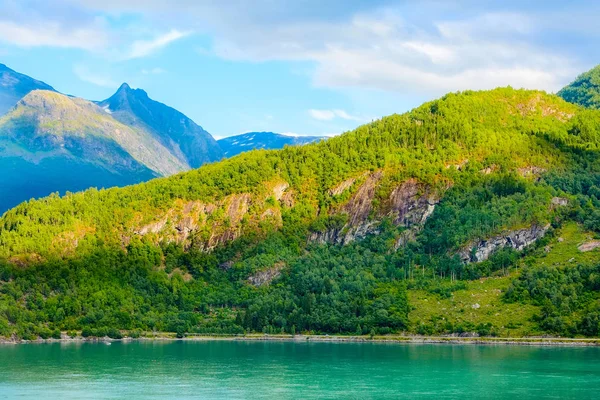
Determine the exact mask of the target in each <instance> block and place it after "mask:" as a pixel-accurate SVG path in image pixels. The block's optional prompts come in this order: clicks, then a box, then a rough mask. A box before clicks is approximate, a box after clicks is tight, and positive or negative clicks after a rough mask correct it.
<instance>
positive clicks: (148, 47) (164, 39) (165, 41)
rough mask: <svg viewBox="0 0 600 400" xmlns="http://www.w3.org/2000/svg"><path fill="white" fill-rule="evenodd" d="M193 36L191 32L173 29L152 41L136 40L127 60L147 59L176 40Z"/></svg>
mask: <svg viewBox="0 0 600 400" xmlns="http://www.w3.org/2000/svg"><path fill="white" fill-rule="evenodd" d="M191 34H192V32H191V31H186V32H182V31H179V30H177V29H172V30H171V31H169V32H167V33H165V34H162V35H159V36H157V37H155V38H154V39H152V40H136V41H134V42H133V43H132V45H131V49H130V51H129V53H128V54H127V55H126V57H125V58H126V59H128V60H131V59H134V58H142V57H147V56H149V55H151V54H153V53H155V52H157V51H158V50H160V49H162V48H163V47H166V46H168V45H169V44H170V43H173V42H175V41H176V40H179V39H182V38H184V37H186V36H189V35H191Z"/></svg>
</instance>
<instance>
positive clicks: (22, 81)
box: [0, 64, 54, 115]
mask: <svg viewBox="0 0 600 400" xmlns="http://www.w3.org/2000/svg"><path fill="white" fill-rule="evenodd" d="M36 89H41V90H51V91H54V88H52V86H50V85H48V84H46V83H44V82H41V81H38V80H36V79H33V78H30V77H29V76H27V75H23V74H20V73H18V72H16V71H13V70H12V69H10V68H8V67H7V66H6V65H4V64H0V115H2V114H5V113H7V112H8V111H9V110H10V109H11V108H12V107H14V106H15V104H17V102H18V101H19V100H20V99H21V98H23V97H24V96H25V95H26V94H27V93H29V92H31V91H32V90H36Z"/></svg>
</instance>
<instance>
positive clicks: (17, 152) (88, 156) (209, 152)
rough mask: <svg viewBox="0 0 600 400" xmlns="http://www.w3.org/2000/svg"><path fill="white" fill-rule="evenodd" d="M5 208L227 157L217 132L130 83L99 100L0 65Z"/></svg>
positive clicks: (1, 205)
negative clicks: (62, 90)
mask: <svg viewBox="0 0 600 400" xmlns="http://www.w3.org/2000/svg"><path fill="white" fill-rule="evenodd" d="M0 111H1V114H2V115H1V116H0V171H2V174H0V194H2V195H1V196H0V214H1V213H3V212H4V211H6V210H7V209H8V208H10V207H13V206H15V205H17V204H18V203H20V202H22V201H25V200H28V199H30V198H37V197H42V196H46V195H48V194H50V193H53V192H60V193H64V192H66V191H71V192H74V191H80V190H83V189H87V188H89V187H99V188H102V187H113V186H124V185H129V184H133V183H139V182H143V181H146V180H149V179H152V178H155V177H160V176H169V175H172V174H175V173H178V172H182V171H186V170H189V169H191V168H196V167H199V166H200V165H202V164H203V163H206V162H210V161H215V160H219V159H221V158H222V152H221V149H220V147H219V145H218V144H217V142H216V141H215V140H214V139H213V137H212V136H211V135H210V134H209V133H208V132H206V131H205V130H204V129H202V128H201V127H200V126H198V125H197V124H195V123H194V122H193V121H192V120H190V119H189V118H187V117H186V116H185V115H183V114H182V113H180V112H179V111H177V110H175V109H173V108H171V107H168V106H166V105H164V104H162V103H159V102H156V101H154V100H151V99H150V98H149V97H148V95H147V94H146V92H145V91H143V90H140V89H131V88H130V87H129V85H127V84H123V85H122V86H121V87H120V88H119V90H118V91H117V92H116V93H115V94H114V95H113V96H112V97H110V98H109V99H107V100H105V101H102V102H98V103H95V102H91V101H88V100H84V99H81V98H77V97H72V96H66V95H63V94H60V93H58V92H56V91H55V90H54V89H53V88H52V87H51V86H49V85H47V84H45V83H43V82H40V81H37V80H35V79H33V78H30V77H28V76H26V75H23V74H20V73H18V72H15V71H13V70H11V69H10V68H8V67H6V66H5V65H3V64H0Z"/></svg>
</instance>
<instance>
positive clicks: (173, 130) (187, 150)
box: [98, 83, 222, 168]
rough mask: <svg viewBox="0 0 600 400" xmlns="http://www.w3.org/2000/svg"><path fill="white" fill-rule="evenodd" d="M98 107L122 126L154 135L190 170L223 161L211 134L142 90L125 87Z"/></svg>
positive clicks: (122, 86) (125, 85)
mask: <svg viewBox="0 0 600 400" xmlns="http://www.w3.org/2000/svg"><path fill="white" fill-rule="evenodd" d="M98 104H99V106H100V107H102V108H103V109H104V111H105V112H106V113H108V114H110V115H111V116H112V117H113V118H115V119H117V120H118V121H120V122H122V123H123V124H125V125H128V126H132V127H137V128H139V129H142V130H145V131H148V132H150V133H152V135H153V136H154V138H155V139H156V140H158V141H159V142H160V143H161V144H162V145H163V146H164V147H166V148H167V149H169V150H170V152H171V153H173V154H175V155H176V156H177V158H179V159H180V160H181V161H182V162H184V163H185V164H187V165H188V166H189V167H191V168H198V167H199V166H201V165H202V164H204V163H207V162H211V161H216V160H219V159H221V156H222V153H221V150H220V148H219V145H218V144H217V142H216V141H215V140H214V138H213V137H212V136H211V135H210V134H209V133H208V132H206V131H205V130H204V129H202V127H200V126H199V125H197V124H196V123H195V122H194V121H192V120H191V119H189V118H188V117H186V116H185V115H183V114H182V113H180V112H179V111H177V110H175V109H173V108H171V107H168V106H166V105H164V104H162V103H159V102H157V101H154V100H152V99H150V98H149V97H148V94H147V93H146V92H145V91H143V90H141V89H132V88H131V87H129V85H128V84H126V83H124V84H123V85H121V87H120V88H119V90H117V92H116V93H115V94H114V95H113V96H112V97H110V98H108V99H106V100H104V101H102V102H100V103H98Z"/></svg>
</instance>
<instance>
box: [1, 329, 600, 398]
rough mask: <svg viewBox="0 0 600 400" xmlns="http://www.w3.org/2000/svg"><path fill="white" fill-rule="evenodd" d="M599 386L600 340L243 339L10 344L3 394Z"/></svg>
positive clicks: (197, 394)
mask: <svg viewBox="0 0 600 400" xmlns="http://www.w3.org/2000/svg"><path fill="white" fill-rule="evenodd" d="M599 391H600V349H599V348H546V347H518V346H501V345H500V346H493V345H490V346H475V345H402V344H382V343H292V342H239V341H235V342H234V341H198V342H193V341H176V342H130V343H124V342H123V343H122V342H116V343H113V344H112V345H110V346H108V345H106V344H103V343H53V344H27V345H0V399H10V398H37V399H72V398H77V399H99V398H103V399H116V398H127V399H163V398H164V399H173V398H177V399H188V398H189V399H192V398H194V399H198V398H199V399H250V398H252V399H260V398H263V399H284V398H302V399H306V398H344V399H349V398H357V399H383V398H410V399H415V398H436V399H444V398H459V397H463V396H468V398H489V399H497V398H511V397H512V398H561V399H564V398H579V399H581V398H592V397H594V396H595V395H594V394H595V393H596V394H597V393H599Z"/></svg>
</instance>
